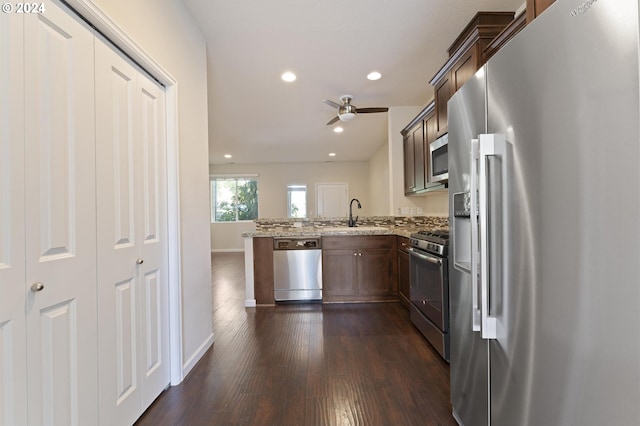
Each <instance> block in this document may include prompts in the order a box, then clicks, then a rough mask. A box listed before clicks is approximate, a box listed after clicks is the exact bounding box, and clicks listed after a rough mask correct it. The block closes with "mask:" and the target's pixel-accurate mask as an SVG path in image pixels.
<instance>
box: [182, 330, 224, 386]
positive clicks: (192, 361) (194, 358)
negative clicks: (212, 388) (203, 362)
mask: <svg viewBox="0 0 640 426" xmlns="http://www.w3.org/2000/svg"><path fill="white" fill-rule="evenodd" d="M215 340H216V336H215V334H213V333H211V334H210V335H209V337H208V338H207V339H206V340H205V341H204V343H202V345H200V347H199V348H198V349H197V350H196V351H195V352H194V354H193V355H191V356H190V357H189V359H188V360H187V362H185V363H184V364H183V365H182V377H187V374H189V372H190V371H191V369H192V368H193V367H194V366H195V365H196V364H197V363H198V361H200V358H202V356H203V355H204V353H205V352H206V351H208V350H209V348H210V347H211V345H213V342H215Z"/></svg>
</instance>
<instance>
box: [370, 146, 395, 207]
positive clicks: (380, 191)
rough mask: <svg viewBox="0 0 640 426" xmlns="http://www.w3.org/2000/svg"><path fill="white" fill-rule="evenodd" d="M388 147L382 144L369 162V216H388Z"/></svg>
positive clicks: (389, 183) (389, 182)
mask: <svg viewBox="0 0 640 426" xmlns="http://www.w3.org/2000/svg"><path fill="white" fill-rule="evenodd" d="M390 185H391V181H390V177H389V145H388V144H384V145H382V146H381V147H380V149H379V150H378V151H377V152H376V153H375V154H373V157H371V160H369V193H370V196H371V208H370V209H369V211H370V212H371V213H370V214H371V216H389V215H391V214H392V212H390V211H389V203H390V202H389V194H390V190H391V188H390Z"/></svg>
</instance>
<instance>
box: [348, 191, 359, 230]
mask: <svg viewBox="0 0 640 426" xmlns="http://www.w3.org/2000/svg"><path fill="white" fill-rule="evenodd" d="M354 201H355V202H356V203H358V208H359V209H361V208H362V205H361V204H360V200H358V199H357V198H354V199H352V200H351V202H350V203H349V228H353V227H354V226H356V221H357V220H358V216H356V218H355V219H354V218H353V213H352V208H353V202H354Z"/></svg>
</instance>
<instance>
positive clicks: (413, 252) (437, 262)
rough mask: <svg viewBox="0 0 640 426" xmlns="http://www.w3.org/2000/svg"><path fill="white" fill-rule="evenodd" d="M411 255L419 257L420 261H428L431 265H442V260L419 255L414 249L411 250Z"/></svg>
mask: <svg viewBox="0 0 640 426" xmlns="http://www.w3.org/2000/svg"><path fill="white" fill-rule="evenodd" d="M409 253H410V254H412V255H414V256H415V257H417V258H418V259H422V260H426V261H427V262H429V263H433V264H434V265H442V259H438V258H437V257H432V256H428V255H425V254H422V253H418V252H417V251H416V250H414V249H413V247H411V248H409Z"/></svg>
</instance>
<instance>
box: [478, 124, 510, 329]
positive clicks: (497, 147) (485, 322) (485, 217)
mask: <svg viewBox="0 0 640 426" xmlns="http://www.w3.org/2000/svg"><path fill="white" fill-rule="evenodd" d="M506 143H507V142H506V138H505V135H502V134H489V135H480V138H479V163H480V164H479V166H480V173H479V179H478V180H479V185H478V195H479V199H480V200H479V201H480V209H479V212H478V216H479V222H480V316H481V319H480V322H481V326H482V338H483V339H496V338H497V318H496V317H494V316H491V315H489V297H490V294H489V290H490V282H489V280H490V278H491V274H490V273H491V271H490V270H489V264H490V259H489V256H491V255H492V253H490V252H489V251H490V244H489V236H490V229H489V201H490V200H489V197H490V194H489V176H488V173H487V162H488V159H489V157H500V158H501V160H502V161H503V163H504V162H505V161H507V158H506V155H505V153H506Z"/></svg>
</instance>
